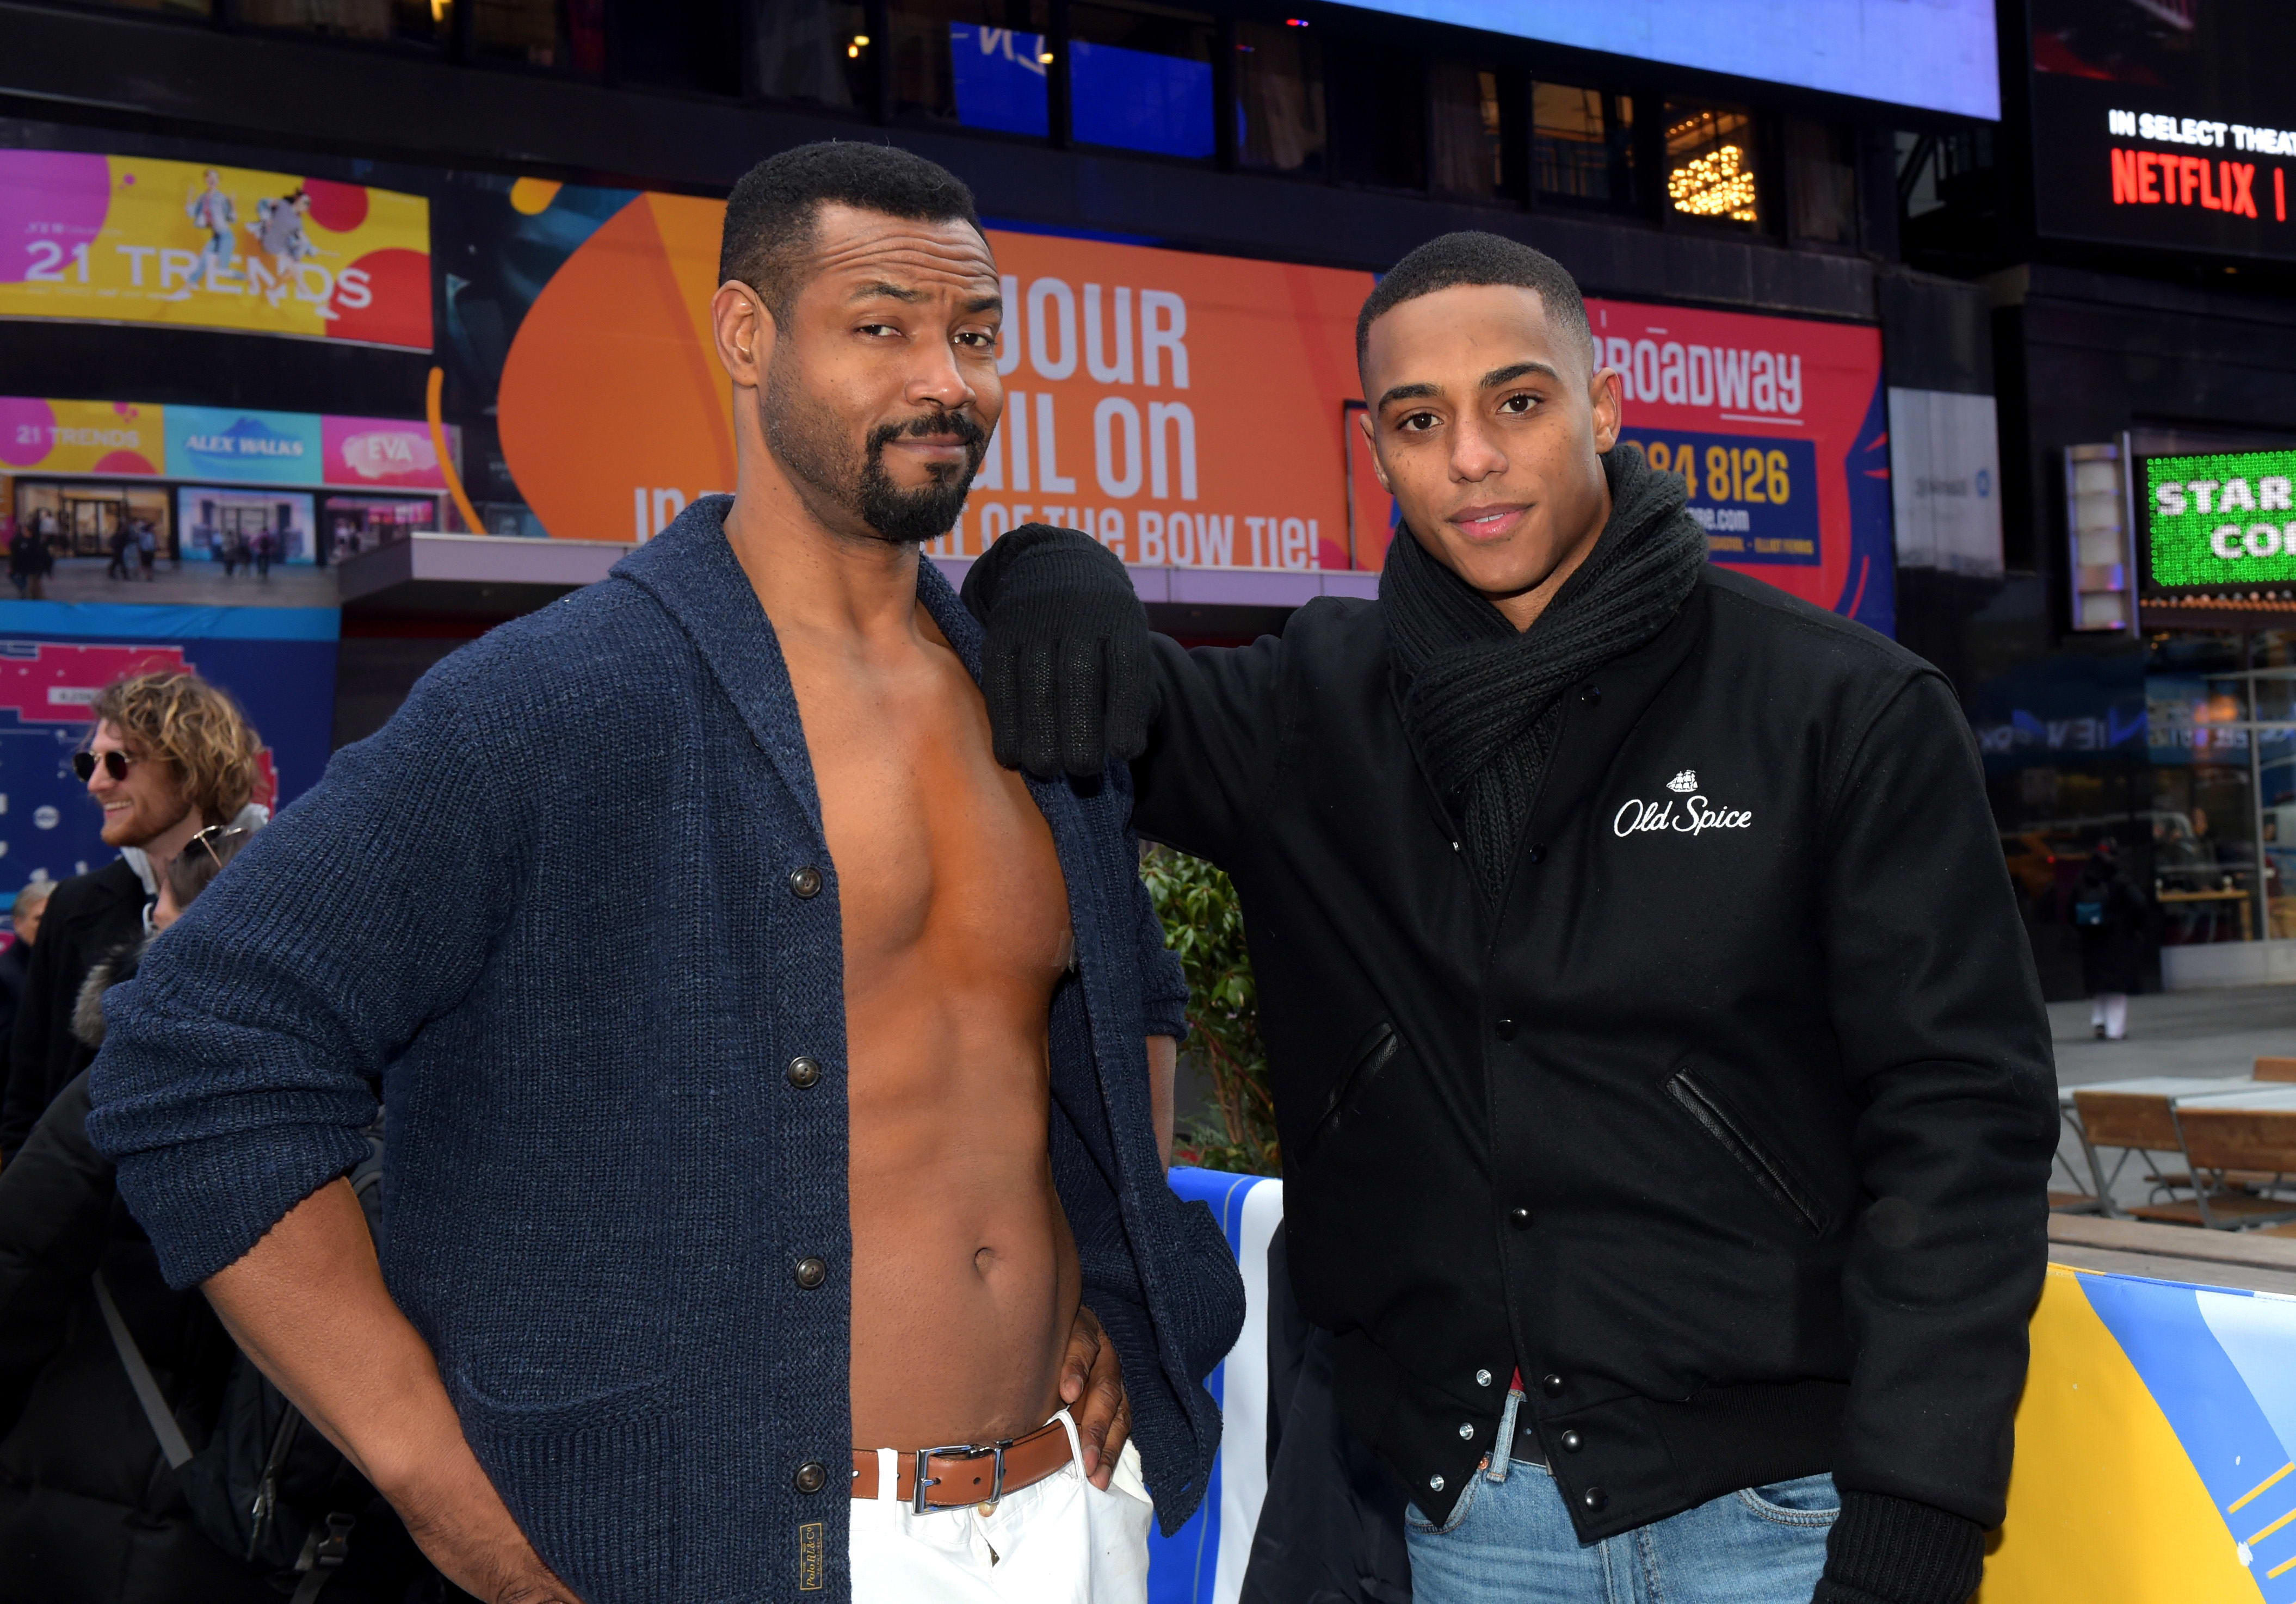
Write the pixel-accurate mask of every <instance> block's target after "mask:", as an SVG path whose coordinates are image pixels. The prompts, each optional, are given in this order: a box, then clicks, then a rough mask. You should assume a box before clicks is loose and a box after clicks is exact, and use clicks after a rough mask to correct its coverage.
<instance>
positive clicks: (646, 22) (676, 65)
mask: <svg viewBox="0 0 2296 1604" xmlns="http://www.w3.org/2000/svg"><path fill="white" fill-rule="evenodd" d="M614 50H615V57H614V75H615V77H616V78H619V79H620V80H621V81H622V82H624V83H627V84H635V85H644V86H647V87H650V88H659V89H693V90H699V91H700V92H701V93H702V94H726V95H734V94H741V93H742V18H741V13H740V12H739V11H738V10H737V9H736V0H687V3H686V4H681V5H636V6H626V7H624V8H623V10H622V12H621V14H620V16H619V18H618V19H617V25H616V28H615V30H614Z"/></svg>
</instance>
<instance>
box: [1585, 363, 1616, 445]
mask: <svg viewBox="0 0 2296 1604" xmlns="http://www.w3.org/2000/svg"><path fill="white" fill-rule="evenodd" d="M1622 389H1624V386H1623V385H1622V384H1621V382H1620V379H1619V370H1618V369H1616V368H1609V367H1605V368H1596V369H1595V373H1594V376H1593V377H1592V378H1590V379H1588V380H1587V408H1588V410H1589V411H1591V412H1592V413H1594V414H1595V451H1596V452H1597V453H1601V452H1605V451H1608V450H1610V449H1611V446H1616V445H1617V444H1618V443H1619V428H1620V424H1621V423H1622V422H1624V421H1625V413H1624V410H1623V409H1624V406H1625V397H1623V396H1622V395H1621V393H1620V392H1621V390H1622Z"/></svg>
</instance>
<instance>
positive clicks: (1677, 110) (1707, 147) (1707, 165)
mask: <svg viewBox="0 0 2296 1604" xmlns="http://www.w3.org/2000/svg"><path fill="white" fill-rule="evenodd" d="M1754 169H1755V162H1754V119H1753V114H1752V113H1751V112H1750V111H1748V110H1746V109H1745V108H1744V107H1743V106H1710V105H1698V104H1693V103H1692V102H1686V101H1669V102H1667V103H1666V198H1667V203H1668V204H1669V205H1670V206H1671V207H1673V208H1674V209H1675V210H1676V211H1677V212H1680V213H1681V214H1683V215H1684V216H1685V217H1707V218H1710V219H1712V220H1714V221H1716V222H1718V223H1737V224H1743V225H1746V226H1748V227H1750V228H1759V227H1760V226H1761V225H1762V209H1761V192H1760V186H1759V184H1757V183H1756V182H1755V170H1754Z"/></svg>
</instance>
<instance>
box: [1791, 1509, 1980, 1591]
mask: <svg viewBox="0 0 2296 1604" xmlns="http://www.w3.org/2000/svg"><path fill="white" fill-rule="evenodd" d="M1984 1574H1985V1528H1984V1527H1983V1526H1979V1525H1978V1524H1977V1523H1976V1522H1975V1521H1973V1520H1965V1519H1964V1518H1962V1517H1960V1516H1958V1515H1953V1514H1948V1512H1947V1511H1945V1510H1939V1509H1933V1508H1931V1506H1930V1505H1928V1504H1925V1503H1916V1502H1914V1501H1913V1500H1912V1499H1910V1498H1891V1497H1890V1496H1888V1495H1887V1494H1881V1493H1844V1494H1842V1495H1841V1517H1840V1518H1838V1519H1837V1520H1835V1521H1834V1523H1833V1531H1832V1532H1831V1533H1830V1534H1828V1535H1827V1537H1826V1540H1825V1575H1824V1576H1823V1577H1821V1578H1820V1579H1819V1581H1818V1584H1817V1592H1816V1594H1814V1595H1813V1596H1812V1598H1811V1600H1810V1604H1968V1600H1969V1595H1970V1594H1972V1593H1973V1592H1976V1591H1977V1584H1978V1582H1979V1580H1980V1578H1981V1577H1982V1576H1983V1575H1984Z"/></svg>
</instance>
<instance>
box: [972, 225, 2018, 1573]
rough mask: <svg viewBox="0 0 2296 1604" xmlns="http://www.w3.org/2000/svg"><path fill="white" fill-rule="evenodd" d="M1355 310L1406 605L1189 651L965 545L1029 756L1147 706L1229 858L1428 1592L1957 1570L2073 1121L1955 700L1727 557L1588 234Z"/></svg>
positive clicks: (1344, 1376)
mask: <svg viewBox="0 0 2296 1604" xmlns="http://www.w3.org/2000/svg"><path fill="white" fill-rule="evenodd" d="M1357 342H1358V343H1357V350H1358V356H1359V360H1360V363H1361V366H1362V371H1363V377H1364V383H1365V395H1366V396H1367V397H1371V399H1372V406H1371V409H1370V412H1369V413H1368V415H1367V428H1368V432H1369V435H1370V438H1371V444H1372V446H1373V449H1374V454H1375V456H1376V459H1377V462H1378V463H1379V468H1380V474H1381V478H1382V481H1383V482H1384V483H1385V484H1386V485H1387V486H1388V487H1390V490H1391V491H1392V492H1393V493H1394V495H1395V496H1396V499H1397V502H1398V506H1399V508H1400V510H1401V511H1402V514H1403V519H1404V521H1405V523H1406V526H1407V528H1408V530H1409V535H1408V536H1407V537H1404V538H1398V540H1397V541H1396V543H1395V544H1394V546H1393V548H1392V549H1391V550H1390V552H1389V555H1388V560H1387V568H1386V569H1385V572H1384V573H1383V574H1382V577H1381V587H1380V599H1379V601H1377V602H1376V603H1370V602H1361V601H1329V600H1327V601H1316V602H1311V603H1310V604H1309V605H1308V606H1307V607H1305V608H1302V609H1301V610H1300V611H1299V612H1297V613H1295V614H1294V615H1293V616H1292V619H1291V621H1290V623H1289V624H1288V626H1286V628H1285V630H1284V633H1283V637H1282V638H1281V639H1263V640H1261V641H1259V642H1257V643H1256V644H1254V645H1252V646H1250V647H1247V648H1242V649H1239V650H1234V651H1218V650H1210V649H1202V650H1198V651H1183V650H1182V649H1180V648H1179V647H1178V646H1177V645H1175V644H1174V643H1173V642H1169V641H1168V640H1163V639H1154V640H1151V639H1150V638H1149V637H1148V636H1147V634H1146V627H1145V626H1146V620H1145V617H1144V613H1143V612H1142V611H1141V610H1140V609H1139V607H1138V604H1137V602H1136V601H1134V600H1133V599H1132V598H1131V597H1130V594H1129V591H1128V588H1127V589H1126V590H1124V591H1122V592H1121V593H1119V590H1118V588H1117V587H1119V585H1125V581H1124V580H1123V579H1122V577H1121V575H1120V569H1119V565H1117V564H1116V563H1115V562H1114V561H1113V560H1112V559H1110V558H1107V557H1106V556H1105V555H1104V554H1103V552H1101V551H1100V549H1099V548H1098V547H1097V546H1096V545H1095V544H1092V543H1091V542H1090V541H1089V540H1088V539H1087V538H1086V537H1084V536H1074V535H1070V534H1067V533H1065V532H1060V531H1053V530H1030V531H1027V532H1019V531H1016V532H1015V534H1014V535H1013V536H1007V537H1006V539H1005V540H1004V541H1001V542H999V543H998V544H997V545H996V547H994V548H993V549H992V550H991V552H989V554H988V556H987V557H985V558H983V559H982V560H981V561H980V563H979V564H977V565H976V567H975V569H974V572H973V574H972V577H971V578H970V579H969V581H968V584H967V586H966V591H967V599H968V601H971V602H972V604H973V606H974V609H975V610H976V611H977V612H980V613H981V614H982V615H983V616H984V617H985V618H987V620H988V633H989V650H990V653H991V657H992V661H991V664H990V668H989V673H990V678H989V681H988V683H989V685H990V697H989V706H990V711H991V715H992V720H993V721H994V723H995V724H996V731H997V739H998V741H999V755H1000V756H1003V757H1006V758H1007V760H1008V761H1012V760H1020V761H1022V762H1025V763H1026V764H1027V765H1029V766H1032V767H1037V768H1039V769H1045V768H1058V767H1063V766H1065V767H1070V768H1071V769H1073V768H1074V767H1075V765H1078V763H1079V762H1082V761H1085V760H1087V759H1095V760H1096V757H1097V755H1098V753H1099V752H1100V751H1101V750H1102V749H1103V747H1113V748H1114V749H1117V750H1119V751H1124V750H1132V751H1137V752H1139V756H1138V757H1137V760H1136V764H1135V765H1134V774H1135V780H1136V786H1137V790H1138V806H1137V812H1136V822H1137V824H1138V826H1139V828H1140V829H1141V831H1143V833H1144V834H1147V835H1151V836H1154V837H1158V838H1160V839H1166V840H1169V841H1170V842H1172V843H1173V844H1174V845H1176V846H1178V847H1182V848H1184V849H1185V850H1188V851H1192V852H1196V853H1200V854H1201V855H1205V856H1207V857H1210V859H1212V860H1213V861H1214V862H1216V863H1219V864H1220V865H1222V866H1223V867H1225V868H1226V869H1227V870H1228V871H1229V872H1230V873H1231V874H1232V875H1233V876H1234V880H1235V883H1236V886H1237V888H1238V890H1239V891H1240V892H1241V894H1242V899H1243V904H1244V908H1245V916H1246V922H1247V925H1248V927H1249V929H1250V931H1251V946H1252V956H1253V961H1254V964H1255V966H1256V969H1257V970H1258V974H1259V997H1260V1010H1261V1012H1260V1024H1261V1027H1262V1030H1263V1031H1264V1033H1265V1035H1266V1037H1267V1043H1268V1047H1269V1052H1270V1060H1271V1063H1272V1067H1273V1072H1274V1076H1275V1090H1276V1101H1277V1118H1278V1125H1279V1127H1280V1130H1281V1133H1282V1138H1283V1157H1284V1178H1285V1181H1286V1183H1287V1184H1286V1188H1285V1210H1286V1215H1287V1221H1286V1237H1287V1240H1288V1244H1289V1256H1290V1264H1291V1276H1292V1285H1293V1288H1294V1289H1295V1291H1296V1292H1297V1294H1298V1297H1299V1299H1300V1305H1301V1307H1302V1309H1303V1311H1304V1312H1305V1313H1306V1314H1307V1316H1308V1319H1309V1320H1311V1321H1312V1322H1315V1324H1316V1326H1318V1327H1320V1328H1322V1329H1323V1330H1325V1331H1328V1332H1330V1333H1332V1334H1333V1336H1332V1340H1331V1344H1330V1349H1331V1371H1332V1377H1333V1390H1334V1391H1335V1392H1336V1394H1337V1396H1338V1399H1339V1403H1340V1407H1341V1413H1342V1414H1343V1415H1344V1417H1345V1419H1346V1420H1347V1423H1348V1425H1349V1428H1351V1430H1352V1432H1353V1433H1354V1434H1356V1435H1357V1436H1358V1437H1360V1438H1361V1439H1363V1440H1365V1441H1367V1442H1368V1443H1370V1444H1373V1445H1374V1447H1375V1448H1376V1450H1377V1451H1378V1453H1379V1454H1380V1456H1381V1457H1382V1459H1383V1460H1384V1461H1386V1463H1387V1465H1388V1466H1389V1467H1390V1468H1391V1469H1392V1470H1393V1471H1394V1472H1395V1473H1396V1474H1397V1475H1398V1477H1400V1478H1401V1481H1402V1482H1403V1484H1404V1485H1405V1486H1406V1487H1407V1488H1408V1490H1409V1494H1410V1497H1411V1501H1412V1506H1413V1507H1412V1509H1411V1510H1410V1511H1409V1515H1410V1518H1409V1521H1408V1525H1409V1528H1410V1530H1409V1543H1410V1552H1411V1561H1412V1570H1413V1573H1414V1575H1413V1583H1414V1588H1415V1594H1416V1596H1417V1597H1418V1599H1419V1600H1421V1604H1455V1601H1456V1604H1468V1601H1473V1604H1482V1601H1484V1600H1493V1601H1496V1600H1509V1601H1510V1604H1513V1601H1518V1600H1537V1601H1539V1604H1545V1601H1546V1600H1555V1601H1556V1604H1561V1601H1562V1600H1601V1599H1604V1598H1606V1597H1608V1598H1616V1597H1620V1596H1621V1595H1620V1594H1618V1593H1616V1592H1606V1589H1608V1588H1615V1587H1616V1586H1617V1585H1618V1584H1619V1581H1620V1580H1621V1579H1623V1577H1624V1576H1625V1575H1628V1574H1632V1575H1634V1576H1636V1578H1637V1580H1636V1582H1635V1583H1634V1584H1633V1596H1634V1597H1635V1598H1636V1599H1638V1600H1640V1599H1644V1598H1655V1597H1657V1596H1659V1595H1660V1594H1661V1593H1663V1595H1664V1596H1665V1597H1667V1598H1668V1599H1670V1600H1714V1601H1716V1604H1724V1601H1726V1604H1742V1601H1753V1600H1760V1601H1762V1604H1772V1601H1775V1604H1800V1601H1802V1600H1809V1599H1811V1598H1812V1597H1813V1596H1814V1597H1815V1598H1816V1600H1819V1601H1820V1604H1962V1600H1965V1599H1966V1598H1967V1596H1968V1595H1969V1593H1970V1592H1972V1591H1973V1589H1974V1588H1975V1586H1976V1584H1977V1581H1978V1578H1979V1574H1980V1569H1981V1567H1982V1563H1983V1552H1984V1533H1985V1530H1986V1528H1988V1527H1989V1526H1994V1525H1996V1524H1997V1523H1998V1521H1999V1520H2000V1518H2001V1516H2002V1511H2003V1503H2004V1495H2005V1486H2006V1482H2007V1477H2008V1469H2009V1451H2010V1428H2011V1417H2012V1413H2013V1410H2014V1407H2015V1404H2016V1400H2017V1396H2018V1394H2019V1391H2020V1388H2021V1386H2022V1384H2023V1380H2024V1373H2025V1363H2026V1338H2025V1322H2026V1320H2027V1317H2028V1315H2029V1314H2030V1311H2031V1308H2032V1305H2033V1303H2034V1300H2035V1298H2036V1297H2037V1296H2038V1291H2039V1288H2040V1281H2041V1274H2042V1267H2043V1259H2044V1253H2045V1248H2044V1242H2045V1230H2046V1207H2047V1206H2046V1177H2047V1171H2048V1165H2049V1155H2050V1151H2051V1149H2052V1147H2053V1145H2054V1135H2055V1131H2054V1093H2053V1085H2054V1074H2053V1066H2052V1062H2051V1059H2050V1053H2049V1045H2048V1033H2047V1027H2046V1017H2045V1015H2044V1013H2043V1011H2042V1008H2041V1001H2040V996H2039V992H2038V986H2037V985H2036V982H2035V979H2034V974H2033V969H2032V964H2031V962H2030V955H2029V953H2028V950H2027V946H2026V943H2025V937H2024V934H2023V931H2022V929H2021V926H2020V924H2019V921H2018V918H2017V914H2016V911H2015V906H2014V904H2013V898H2012V896H2011V892H2010V887H2009V882H2008V878H2007V874H2006V872H2005V868H2004V866H2003V863H2002V860H2001V855H2000V848H1999V845H1998V842H1997V839H1996V836H1995V831H1994V826H1993V822H1992V819H1991V817H1990V814H1989V809H1988V806H1987V803H1986V798H1985V795H1984V790H1983V785H1982V780H1981V773H1980V765H1979V762H1978V758H1977V753H1976V749H1975V745H1974V743H1973V742H1972V740H1971V737H1970V734H1969V731H1968V728H1967V725H1966V724H1965V723H1964V720H1963V718H1962V716H1961V713H1960V710H1959V708H1958V707H1957V705H1956V700H1955V698H1954V695H1953V692H1952V691H1951V689H1950V688H1949V687H1948V685H1947V683H1945V681H1944V679H1943V678H1942V677H1941V676H1939V675H1938V674H1937V673H1936V671H1935V670H1933V669H1932V668H1931V667H1929V666H1928V665H1927V664H1925V663H1923V662H1922V661H1920V660H1919V659H1916V658H1915V657H1913V656H1912V655H1911V654H1909V653H1907V652H1906V651H1902V650H1900V649H1898V647H1897V646H1895V645H1894V644H1892V643H1891V642H1889V641H1887V640H1885V639H1883V638H1882V637H1881V636H1879V635H1877V634H1873V633H1871V632H1870V631H1867V630H1866V629H1864V628H1862V627H1860V626H1857V625H1854V624H1850V623H1848V622H1846V621H1844V620H1842V619H1841V618H1836V617H1834V616H1833V615H1831V614H1828V613H1825V612H1823V611H1820V610H1817V609H1815V608H1812V607H1809V606H1807V605H1805V604H1803V603H1802V602H1800V601H1794V600H1792V599H1791V598H1788V597H1787V596H1785V595H1784V594H1783V593H1779V592H1777V591H1775V590H1773V589H1771V588H1770V587H1768V586H1767V585H1761V584H1759V583H1757V582H1754V581H1751V580H1748V579H1745V578H1743V577H1738V576H1735V575H1733V574H1731V573H1729V572H1727V571H1726V570H1721V569H1713V568H1710V567H1708V566H1707V564H1706V562H1705V556H1704V541H1703V538H1702V535H1701V533H1700V531H1699V528H1698V527H1697V525H1696V524H1695V523H1693V521H1692V520H1690V519H1689V518H1688V516H1687V515H1686V513H1685V509H1684V491H1683V487H1682V483H1681V481H1680V480H1679V479H1674V478H1672V477H1671V476H1669V475H1664V474H1659V473H1654V472H1652V471H1651V470H1650V469H1649V468H1648V467H1647V466H1646V465H1645V464H1644V461H1643V459H1642V456H1641V454H1640V453H1639V451H1637V450H1636V448H1635V447H1634V446H1620V445H1618V444H1617V440H1618V431H1619V426H1620V388H1619V381H1618V378H1617V375H1616V374H1615V373H1613V372H1610V371H1608V370H1602V369H1600V368H1599V367H1598V364H1596V362H1595V353H1594V350H1593V343H1592V340H1591V338H1590V335H1589V332H1588V330H1587V320H1586V312H1585V307H1584V306H1583V304H1582V303H1581V301H1580V299H1579V292H1578V289H1577V286H1576V285H1575V284H1573V283H1572V282H1571V281H1570V277H1569V275H1568V274H1565V273H1564V272H1563V271H1562V268H1561V267H1560V266H1557V265H1556V264H1554V262H1553V261H1551V260H1549V259H1548V258H1546V257H1543V256H1541V255H1539V254H1538V252H1536V251H1533V250H1529V248H1527V247H1524V246H1521V245H1519V244H1515V243H1513V242H1512V241H1505V240H1501V239H1498V238H1496V237H1494V236H1491V235H1487V234H1481V235H1478V234H1468V235H1450V236H1447V237H1446V238H1444V239H1440V240H1438V241H1433V242H1431V244H1429V245H1427V246H1424V247H1423V248H1422V249H1421V250H1418V251H1415V252H1414V253H1413V254H1412V255H1411V256H1409V257H1406V258H1405V259H1404V260H1403V261H1402V262H1401V263H1400V264H1398V266H1397V267H1396V268H1395V270H1394V271H1393V272H1392V273H1390V274H1388V275H1387V276H1386V277H1385V278H1384V279H1383V280H1382V282H1381V284H1380V286H1379V288H1378V289H1377V290H1376V291H1374V294H1373V295H1372V297H1371V299H1370V300H1369V301H1368V302H1367V303H1366V304H1365V308H1364V313H1363V317H1362V320H1361V322H1360V323H1359V324H1358V330H1357ZM1143 736H1144V749H1143ZM1511 1378H1512V1384H1511V1383H1510V1379H1511ZM1281 1475H1282V1466H1281V1465H1280V1464H1279V1467H1278V1476H1279V1479H1280V1477H1281ZM1837 1493H1838V1497H1837ZM1271 1502H1275V1491H1274V1490H1271ZM1837 1511H1838V1512H1837ZM1606 1577H1608V1578H1610V1580H1608V1581H1606V1580H1605V1578H1606Z"/></svg>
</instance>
